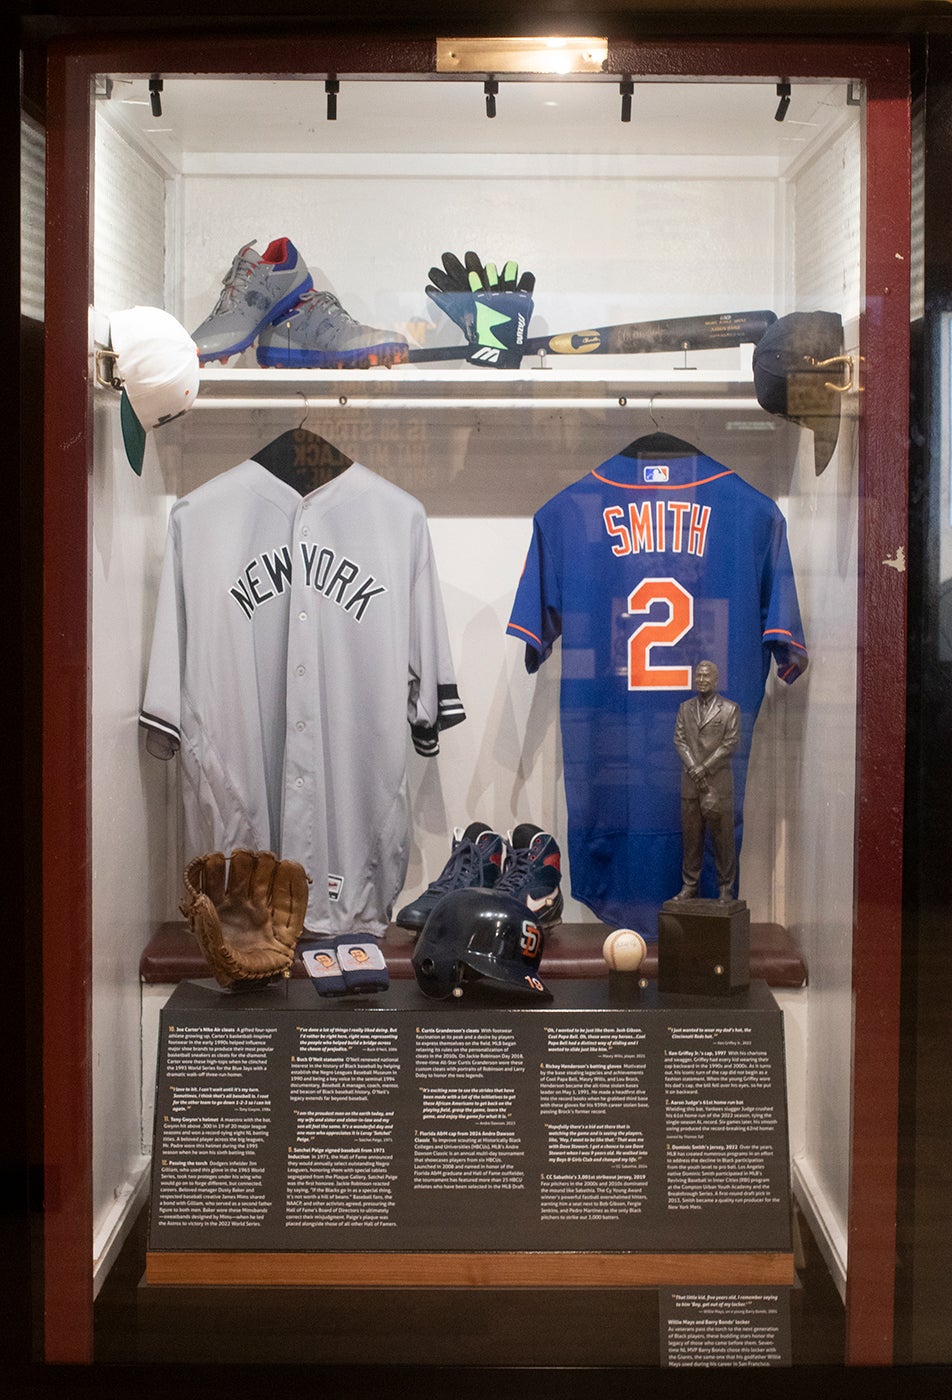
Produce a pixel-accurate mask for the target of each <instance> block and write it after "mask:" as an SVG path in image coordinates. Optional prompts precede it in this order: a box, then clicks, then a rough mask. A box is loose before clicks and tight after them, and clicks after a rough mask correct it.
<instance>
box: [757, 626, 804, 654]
mask: <svg viewBox="0 0 952 1400" xmlns="http://www.w3.org/2000/svg"><path fill="white" fill-rule="evenodd" d="M764 636H765V637H786V638H787V640H788V641H789V642H790V645H791V646H792V647H797V648H798V649H799V650H800V651H806V647H805V646H804V645H803V643H802V642H798V641H795V640H794V636H793V633H792V632H788V631H787V630H786V628H785V627H768V628H767V629H766V631H765V632H764Z"/></svg>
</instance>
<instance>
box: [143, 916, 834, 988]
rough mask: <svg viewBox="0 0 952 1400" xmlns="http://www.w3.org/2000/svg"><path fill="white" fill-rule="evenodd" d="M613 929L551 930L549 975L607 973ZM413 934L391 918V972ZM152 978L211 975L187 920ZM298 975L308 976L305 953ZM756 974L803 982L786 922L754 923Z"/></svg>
mask: <svg viewBox="0 0 952 1400" xmlns="http://www.w3.org/2000/svg"><path fill="white" fill-rule="evenodd" d="M608 932H609V929H608V927H607V925H602V924H559V925H558V927H557V928H554V929H552V930H550V931H549V932H548V933H546V935H545V949H544V951H543V954H542V965H541V967H540V969H539V970H540V972H541V973H542V976H543V977H548V978H556V977H604V976H605V975H606V973H607V968H606V966H605V960H604V958H603V957H602V943H603V941H604V939H605V936H606V935H607V933H608ZM412 952H413V938H412V937H411V936H410V934H409V933H407V931H406V930H405V929H401V928H397V927H396V925H395V924H391V925H390V927H389V928H388V930H387V933H386V936H385V938H384V940H383V955H384V957H385V958H386V961H387V967H388V969H389V971H390V976H391V977H412V976H413V968H412V966H411V964H410V955H411V953H412ZM642 967H643V970H644V974H645V976H647V977H655V976H657V972H658V949H657V946H656V945H649V948H648V956H647V957H646V958H645V961H644V963H643V964H642ZM139 974H140V976H141V978H142V981H143V982H146V983H168V982H186V981H191V980H193V979H201V978H204V977H209V976H211V973H210V972H209V969H208V965H207V964H206V962H205V959H204V957H203V956H202V953H201V950H200V949H199V946H198V944H197V942H196V941H195V939H194V938H193V937H192V934H191V933H190V931H189V927H188V925H187V924H186V923H185V921H184V920H180V921H175V922H169V923H164V924H160V925H159V927H158V928H157V929H156V931H155V934H154V935H153V937H152V938H151V939H150V941H149V943H148V944H147V946H146V948H145V951H144V952H143V954H142V958H141V959H140V962H139ZM291 975H292V976H293V977H306V976H307V973H306V972H305V970H304V965H303V963H302V962H301V958H300V955H298V956H297V957H296V958H295V960H294V964H293V967H292V969H291ZM750 975H751V977H752V978H755V979H756V980H758V981H764V982H766V983H767V985H768V986H770V987H802V986H804V985H805V984H806V980H807V967H806V963H805V962H804V959H803V954H802V952H801V951H800V948H799V947H798V946H797V943H796V941H795V940H794V939H793V937H792V936H791V935H790V934H789V933H788V932H787V930H786V929H785V928H784V927H783V925H782V924H755V923H752V924H751V926H750Z"/></svg>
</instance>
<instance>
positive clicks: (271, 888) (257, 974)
mask: <svg viewBox="0 0 952 1400" xmlns="http://www.w3.org/2000/svg"><path fill="white" fill-rule="evenodd" d="M226 866H227V873H226ZM307 886H308V878H307V875H306V874H305V873H304V868H303V866H300V865H298V864H297V862H296V861H293V860H281V859H279V857H278V856H276V855H275V854H274V852H273V851H245V850H235V851H232V853H231V859H230V860H228V861H226V858H225V856H224V855H223V854H222V852H221V851H213V852H211V853H210V854H208V855H204V856H196V858H195V859H194V860H193V861H190V862H189V864H188V867H187V868H186V871H185V899H184V900H183V901H182V903H181V905H180V908H181V910H182V913H183V914H184V915H185V917H186V919H187V920H188V923H189V927H190V928H191V930H192V933H193V934H194V935H195V937H196V938H197V939H198V942H199V944H200V945H201V948H202V951H203V953H204V954H205V957H206V959H207V961H208V965H209V967H210V968H211V970H212V972H213V973H214V976H215V980H216V981H217V982H218V984H219V985H220V986H222V987H228V988H232V989H234V990H237V991H246V990H247V991H253V990H254V989H256V988H258V987H266V986H267V985H268V983H269V982H271V981H273V980H274V978H275V977H278V976H280V975H282V974H283V975H284V976H285V977H288V976H290V968H291V963H292V961H293V958H294V949H295V947H296V945H297V941H298V939H299V938H300V936H301V930H302V928H303V927H304V914H305V911H306V909H307Z"/></svg>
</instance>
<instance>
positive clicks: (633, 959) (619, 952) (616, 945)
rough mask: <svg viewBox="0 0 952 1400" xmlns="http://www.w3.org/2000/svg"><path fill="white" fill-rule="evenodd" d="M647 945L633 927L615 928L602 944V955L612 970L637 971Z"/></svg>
mask: <svg viewBox="0 0 952 1400" xmlns="http://www.w3.org/2000/svg"><path fill="white" fill-rule="evenodd" d="M647 951H648V945H647V943H646V942H645V940H644V939H643V938H642V936H641V934H640V933H637V932H636V931H635V929H633V928H616V929H615V930H614V931H613V932H612V933H610V934H609V935H608V937H607V938H606V939H605V942H604V943H603V944H602V956H603V957H604V959H605V961H606V962H607V963H608V966H609V967H610V968H611V969H612V971H613V972H637V970H638V968H639V967H640V966H641V962H642V959H643V958H644V956H645V953H647Z"/></svg>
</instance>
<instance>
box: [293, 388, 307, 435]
mask: <svg viewBox="0 0 952 1400" xmlns="http://www.w3.org/2000/svg"><path fill="white" fill-rule="evenodd" d="M294 392H295V393H296V394H298V395H299V396H300V397H301V398H302V399H303V400H304V417H303V418H302V419H301V421H300V423H299V424H298V425H297V430H298V432H300V431H301V429H302V428H303V427H304V424H305V423H306V422H307V415H308V414H309V413H310V411H311V405H310V403H309V402H308V398H307V394H305V393H304V391H303V390H302V389H296V390H295V391H294Z"/></svg>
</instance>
